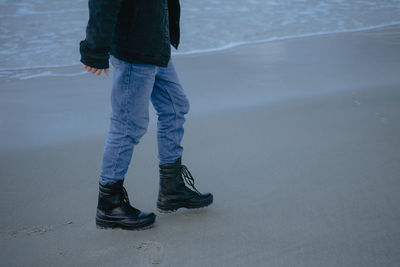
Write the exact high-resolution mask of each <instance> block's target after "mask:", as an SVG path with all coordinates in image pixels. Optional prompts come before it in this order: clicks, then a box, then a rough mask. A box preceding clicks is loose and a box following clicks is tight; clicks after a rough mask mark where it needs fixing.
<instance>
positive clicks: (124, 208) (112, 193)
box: [96, 181, 156, 230]
mask: <svg viewBox="0 0 400 267" xmlns="http://www.w3.org/2000/svg"><path fill="white" fill-rule="evenodd" d="M122 184H123V181H118V182H117V183H114V184H109V185H106V186H103V185H101V184H100V183H99V200H98V204H97V212H96V226H97V227H98V228H122V229H126V230H139V229H145V228H149V227H150V226H151V225H152V224H153V223H154V221H155V218H156V215H155V214H154V213H144V212H141V211H140V210H138V209H136V208H134V207H132V206H131V205H130V203H129V198H128V193H127V192H126V190H125V188H124V186H123V185H122Z"/></svg>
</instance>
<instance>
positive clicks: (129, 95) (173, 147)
mask: <svg viewBox="0 0 400 267" xmlns="http://www.w3.org/2000/svg"><path fill="white" fill-rule="evenodd" d="M110 62H111V64H112V66H113V67H114V70H113V81H112V89H111V107H112V112H111V116H110V128H109V132H108V135H107V139H106V142H105V145H104V152H103V161H102V171H101V174H100V183H101V184H103V185H106V184H110V183H115V182H117V181H118V180H123V179H124V177H125V174H126V172H127V171H128V166H129V164H130V161H131V158H132V153H133V148H134V146H135V145H136V144H138V143H139V141H140V138H141V137H142V136H143V135H144V134H145V133H146V131H147V127H148V124H149V103H150V101H151V102H152V104H153V106H154V108H155V110H156V112H157V116H158V121H157V143H158V158H159V161H160V164H165V163H173V162H175V161H176V160H177V159H178V158H179V157H181V156H182V152H183V147H182V146H181V140H182V138H183V132H184V131H183V124H184V122H185V118H184V115H185V114H186V113H188V111H189V102H188V99H187V97H186V95H185V93H184V91H183V88H182V86H181V83H180V81H179V79H178V75H177V73H176V71H175V67H174V65H173V63H172V59H170V61H169V63H168V66H167V67H159V66H155V65H149V64H140V63H130V62H126V61H123V60H120V59H118V58H116V57H114V56H112V55H110Z"/></svg>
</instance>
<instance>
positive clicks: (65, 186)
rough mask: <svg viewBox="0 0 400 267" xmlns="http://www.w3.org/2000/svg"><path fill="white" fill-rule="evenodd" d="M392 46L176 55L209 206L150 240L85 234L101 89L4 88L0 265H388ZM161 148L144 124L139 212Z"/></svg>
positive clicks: (394, 251) (104, 96)
mask: <svg viewBox="0 0 400 267" xmlns="http://www.w3.org/2000/svg"><path fill="white" fill-rule="evenodd" d="M399 49H400V27H399V26H395V27H387V28H382V29H378V30H372V31H364V32H357V33H343V34H332V35H324V36H316V37H310V38H301V39H292V40H286V41H280V42H271V43H265V44H258V45H249V46H244V47H239V48H235V49H232V50H230V51H225V52H219V53H213V54H206V55H198V56H180V57H175V58H174V62H175V65H176V68H177V70H178V73H179V75H180V78H181V80H182V83H183V85H184V87H185V90H186V92H187V94H188V96H189V99H190V101H191V112H190V114H189V115H188V120H187V123H186V125H185V126H186V127H185V130H186V134H185V138H184V147H185V152H184V157H183V159H184V164H186V165H187V166H188V167H189V169H190V170H191V172H192V174H193V175H194V177H195V179H196V185H197V187H198V188H199V190H200V191H204V192H205V191H211V192H212V193H213V194H214V198H215V202H214V204H213V205H212V206H210V207H208V208H207V209H201V210H196V211H188V210H180V211H178V212H177V213H174V214H167V215H163V214H159V213H157V222H156V225H155V227H153V228H152V229H149V230H146V231H133V232H130V231H123V230H99V229H96V228H95V223H94V216H95V207H96V204H97V190H98V188H97V183H98V175H99V172H100V165H101V157H102V152H103V145H104V141H105V138H106V133H107V129H108V123H109V122H108V113H109V110H110V106H109V99H108V97H109V91H110V88H111V78H110V77H98V76H94V75H91V74H87V75H83V76H78V77H73V78H71V77H69V78H66V77H47V78H35V79H30V80H23V81H16V80H12V81H6V80H3V81H1V90H0V96H1V97H0V123H1V124H0V125H1V132H0V140H1V141H0V151H1V152H0V178H1V182H2V186H1V189H2V194H1V195H0V199H1V202H0V205H1V210H2V216H1V219H0V226H1V232H0V242H1V243H0V246H1V247H0V259H1V261H0V262H1V265H2V266H173V267H176V266H218V267H219V266H308V267H310V266H335V267H336V266H351V267H354V266H363V267H364V266H399V265H400V194H399V191H400V179H399V178H400V175H399V174H400V164H399V163H400V153H399V151H400V52H399V51H400V50H399ZM66 71H67V70H66ZM75 71H79V68H75ZM111 73H112V72H111ZM111 73H110V74H111ZM152 114H153V115H154V112H153V113H152ZM156 152H157V147H156V137H155V119H154V116H153V119H152V121H151V126H150V129H149V132H148V133H147V134H146V135H145V136H144V137H143V139H142V141H141V143H140V144H139V145H138V146H137V147H136V148H135V152H134V156H133V160H132V164H131V168H130V170H129V172H128V174H127V176H126V180H125V184H126V188H127V190H128V192H129V196H130V199H131V202H133V203H134V205H135V206H137V207H138V208H140V209H143V210H146V211H155V210H156V206H155V203H156V197H157V190H158V177H157V174H158V169H157V168H158V162H157V158H156Z"/></svg>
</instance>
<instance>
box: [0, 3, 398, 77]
mask: <svg viewBox="0 0 400 267" xmlns="http://www.w3.org/2000/svg"><path fill="white" fill-rule="evenodd" d="M87 4H88V1H87V0H74V1H49V0H0V39H1V42H0V55H1V56H2V60H1V62H0V77H8V78H18V79H27V78H31V77H38V76H50V75H63V74H62V73H57V67H61V66H74V65H79V64H81V63H80V62H79V59H80V55H79V42H80V40H82V39H84V38H85V28H86V25H87V20H88V16H89V14H88V8H87ZM181 5H182V20H181V28H182V39H181V45H180V47H179V49H178V50H177V51H176V50H174V49H173V53H174V54H188V53H201V52H207V51H214V50H220V49H226V48H230V47H232V46H236V45H239V44H244V43H252V42H259V41H269V40H276V39H284V38H293V37H299V36H307V35H313V34H320V33H329V32H343V31H353V30H358V29H365V28H373V27H380V26H384V25H392V24H399V23H400V17H399V16H398V14H400V0H380V1H367V0H354V1H345V0H269V1H265V0H235V1H231V0H203V1H195V0H181ZM41 68H46V70H43V71H42V70H41ZM84 73H85V71H82V72H79V73H75V74H67V75H80V74H84Z"/></svg>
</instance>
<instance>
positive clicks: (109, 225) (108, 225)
mask: <svg viewBox="0 0 400 267" xmlns="http://www.w3.org/2000/svg"><path fill="white" fill-rule="evenodd" d="M154 222H155V217H154V219H153V220H151V221H148V222H143V223H141V224H135V225H129V224H123V223H118V222H115V221H112V222H111V221H105V220H101V219H98V218H96V228H97V229H114V228H121V229H124V230H130V231H140V230H146V229H149V228H152V227H153V226H154Z"/></svg>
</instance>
